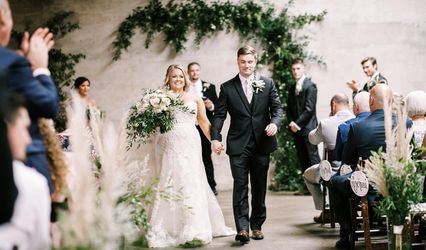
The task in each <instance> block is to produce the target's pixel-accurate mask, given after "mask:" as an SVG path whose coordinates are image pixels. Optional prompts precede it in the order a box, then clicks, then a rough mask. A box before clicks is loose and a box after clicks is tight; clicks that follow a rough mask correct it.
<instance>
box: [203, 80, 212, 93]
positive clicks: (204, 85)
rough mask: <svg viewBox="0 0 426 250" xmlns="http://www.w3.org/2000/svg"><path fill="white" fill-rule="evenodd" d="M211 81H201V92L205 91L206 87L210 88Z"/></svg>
mask: <svg viewBox="0 0 426 250" xmlns="http://www.w3.org/2000/svg"><path fill="white" fill-rule="evenodd" d="M210 85H211V83H209V82H203V92H205V91H206V90H207V89H208V88H210Z"/></svg>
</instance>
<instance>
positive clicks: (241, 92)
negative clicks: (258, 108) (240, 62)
mask: <svg viewBox="0 0 426 250" xmlns="http://www.w3.org/2000/svg"><path fill="white" fill-rule="evenodd" d="M234 87H235V89H236V90H237V93H238V95H239V96H240V98H241V101H242V102H243V104H244V106H245V107H246V109H247V111H248V112H250V104H249V103H248V100H247V97H246V95H245V94H244V90H243V87H242V86H241V80H240V78H239V77H238V75H237V76H236V77H235V78H234ZM253 96H254V95H253Z"/></svg>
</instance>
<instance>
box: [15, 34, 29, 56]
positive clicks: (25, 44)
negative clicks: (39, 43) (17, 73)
mask: <svg viewBox="0 0 426 250" xmlns="http://www.w3.org/2000/svg"><path fill="white" fill-rule="evenodd" d="M29 49H30V35H29V34H28V32H27V31H25V32H24V36H23V37H22V41H21V46H19V50H18V53H19V54H21V56H25V57H26V56H27V54H28V50H29Z"/></svg>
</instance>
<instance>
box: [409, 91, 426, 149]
mask: <svg viewBox="0 0 426 250" xmlns="http://www.w3.org/2000/svg"><path fill="white" fill-rule="evenodd" d="M405 103H406V109H407V113H408V117H410V118H411V120H412V121H413V126H412V127H411V130H412V131H413V139H414V142H415V145H416V146H417V147H419V146H421V145H422V142H423V137H424V136H425V134H426V92H424V91H422V90H416V91H412V92H410V93H408V94H407V96H406V98H405Z"/></svg>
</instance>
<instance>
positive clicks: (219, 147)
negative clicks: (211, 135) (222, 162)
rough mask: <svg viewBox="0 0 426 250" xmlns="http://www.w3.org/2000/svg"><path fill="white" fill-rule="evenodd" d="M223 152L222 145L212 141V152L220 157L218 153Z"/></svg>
mask: <svg viewBox="0 0 426 250" xmlns="http://www.w3.org/2000/svg"><path fill="white" fill-rule="evenodd" d="M222 150H223V145H222V143H221V142H220V141H218V140H213V141H212V151H213V152H215V153H216V154H217V155H220V152H222Z"/></svg>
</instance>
